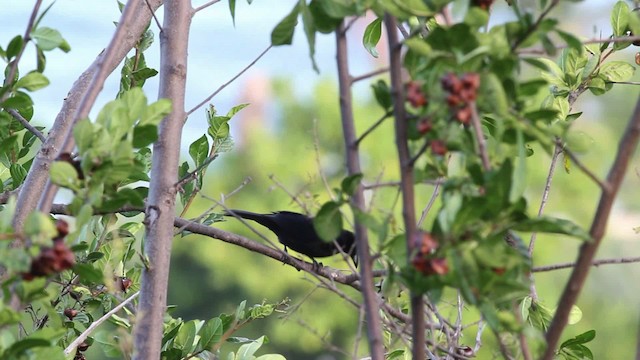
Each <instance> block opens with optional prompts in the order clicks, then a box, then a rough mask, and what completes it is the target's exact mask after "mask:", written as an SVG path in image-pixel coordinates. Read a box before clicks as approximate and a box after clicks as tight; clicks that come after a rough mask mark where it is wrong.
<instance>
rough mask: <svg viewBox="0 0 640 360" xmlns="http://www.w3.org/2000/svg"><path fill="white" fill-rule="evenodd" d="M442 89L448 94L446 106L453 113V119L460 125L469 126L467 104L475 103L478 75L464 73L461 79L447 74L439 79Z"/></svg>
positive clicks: (478, 82) (478, 83) (469, 115)
mask: <svg viewBox="0 0 640 360" xmlns="http://www.w3.org/2000/svg"><path fill="white" fill-rule="evenodd" d="M440 84H441V85H442V89H444V90H445V91H446V92H448V93H449V95H447V105H449V108H450V109H451V110H452V111H453V112H454V114H455V115H454V117H455V118H456V120H458V121H459V122H460V123H462V124H465V125H467V124H469V121H470V120H471V107H470V106H469V103H470V102H472V101H475V99H476V97H477V96H478V88H479V87H480V75H478V74H477V73H466V74H464V75H462V76H461V77H458V76H456V74H454V73H448V74H447V75H445V76H443V77H442V79H440Z"/></svg>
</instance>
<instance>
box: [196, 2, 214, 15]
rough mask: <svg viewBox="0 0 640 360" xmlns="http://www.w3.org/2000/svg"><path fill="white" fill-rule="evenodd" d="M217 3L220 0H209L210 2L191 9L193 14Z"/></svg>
mask: <svg viewBox="0 0 640 360" xmlns="http://www.w3.org/2000/svg"><path fill="white" fill-rule="evenodd" d="M219 2H220V0H211V1H209V2H207V3H204V4H202V5H200V6H198V7H197V8H195V9H193V12H194V13H197V12H198V11H200V10H203V9H206V8H208V7H209V6H211V5H213V4H215V3H219Z"/></svg>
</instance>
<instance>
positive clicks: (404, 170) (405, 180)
mask: <svg viewBox="0 0 640 360" xmlns="http://www.w3.org/2000/svg"><path fill="white" fill-rule="evenodd" d="M384 24H385V27H386V29H387V36H388V39H389V58H390V59H389V60H390V61H389V63H390V74H391V95H392V97H393V113H394V117H395V119H394V121H395V129H396V147H397V149H398V161H399V162H400V188H401V189H402V217H403V219H404V227H405V232H406V239H407V256H409V257H410V256H411V254H412V253H413V247H414V245H413V239H415V238H416V231H417V228H416V212H415V204H414V200H415V199H414V188H413V167H412V163H411V154H410V153H409V145H408V143H407V141H408V135H407V133H408V129H407V121H406V113H405V108H404V94H403V86H402V74H401V72H402V61H401V59H400V57H401V53H400V52H401V50H402V48H401V47H400V41H399V40H398V32H397V27H398V26H397V22H396V19H395V18H394V17H393V16H391V15H390V14H385V16H384ZM411 318H412V325H413V330H412V336H413V339H414V342H413V351H412V354H413V359H416V360H422V359H426V352H425V347H424V345H423V342H422V341H421V339H424V338H425V328H424V327H425V325H424V324H425V318H424V305H423V301H422V294H415V293H412V294H411Z"/></svg>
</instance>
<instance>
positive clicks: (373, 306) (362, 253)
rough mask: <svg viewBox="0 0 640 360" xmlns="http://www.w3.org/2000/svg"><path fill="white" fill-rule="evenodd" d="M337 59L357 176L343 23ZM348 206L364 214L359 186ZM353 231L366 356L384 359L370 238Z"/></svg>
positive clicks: (358, 226)
mask: <svg viewBox="0 0 640 360" xmlns="http://www.w3.org/2000/svg"><path fill="white" fill-rule="evenodd" d="M336 45H337V49H336V54H337V55H336V58H337V65H338V82H339V85H340V115H341V118H342V132H343V136H344V143H345V153H346V160H347V170H348V172H349V175H355V174H359V173H360V172H361V170H360V154H359V148H358V143H357V140H356V130H355V125H354V120H353V104H352V99H351V81H350V76H349V62H348V58H347V35H346V30H345V28H344V23H341V24H340V26H339V27H338V29H337V30H336ZM351 206H352V207H353V208H354V209H357V211H363V212H364V211H366V209H365V204H364V194H363V187H362V184H358V188H357V189H356V191H355V192H354V194H353V196H352V197H351ZM354 231H355V236H356V245H357V251H358V258H359V259H360V277H361V278H362V282H361V283H362V296H363V298H364V308H365V318H366V320H367V334H368V339H369V352H370V356H371V359H372V360H383V359H384V348H383V344H384V343H383V339H382V324H381V321H380V313H379V308H380V306H379V304H378V301H377V296H376V290H375V288H374V284H373V274H372V271H373V261H372V259H371V255H370V253H369V237H368V235H367V228H366V227H365V226H364V224H362V222H360V221H358V217H357V216H356V217H355V219H354Z"/></svg>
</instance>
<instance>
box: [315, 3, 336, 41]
mask: <svg viewBox="0 0 640 360" xmlns="http://www.w3.org/2000/svg"><path fill="white" fill-rule="evenodd" d="M322 3H326V1H325V0H311V2H310V3H309V11H311V15H312V16H313V23H314V24H315V27H316V30H317V31H319V32H321V33H323V34H328V33H331V32H333V31H334V30H335V29H336V28H337V27H338V25H340V22H341V21H342V19H335V18H332V17H330V16H329V15H328V14H327V13H326V12H325V11H324V9H323V8H322V5H321V4H322Z"/></svg>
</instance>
